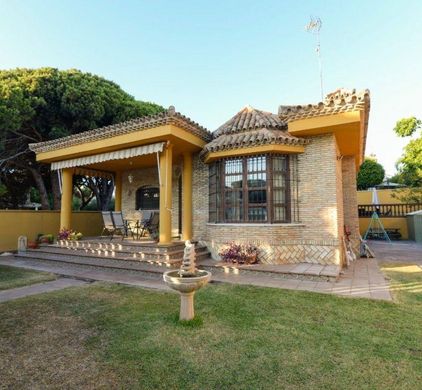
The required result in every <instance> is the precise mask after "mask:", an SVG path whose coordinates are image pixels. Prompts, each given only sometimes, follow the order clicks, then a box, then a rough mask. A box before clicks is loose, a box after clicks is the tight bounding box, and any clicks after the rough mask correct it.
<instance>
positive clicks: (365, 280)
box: [0, 258, 391, 300]
mask: <svg viewBox="0 0 422 390" xmlns="http://www.w3.org/2000/svg"><path fill="white" fill-rule="evenodd" d="M0 264H4V265H12V266H15V267H22V268H31V269H36V270H39V271H47V272H52V273H55V274H58V275H66V276H70V277H74V278H79V279H84V280H91V281H93V280H99V281H105V282H112V283H122V284H129V285H134V286H139V287H146V288H154V289H160V290H166V291H173V290H170V289H169V288H168V287H167V286H166V285H165V284H164V282H163V281H162V280H161V279H160V280H157V279H148V278H145V277H143V276H141V275H139V274H136V272H130V271H124V270H121V271H111V270H96V269H92V270H91V269H87V268H84V267H81V266H75V265H70V264H66V265H57V266H56V265H50V264H42V263H41V262H38V261H32V260H15V259H14V258H9V259H2V260H0ZM212 281H213V282H223V283H232V284H244V285H253V286H260V287H274V288H284V289H288V290H302V291H312V292H318V293H326V294H336V295H342V296H349V297H363V298H371V299H383V300H391V295H390V292H389V287H388V282H387V281H386V280H385V279H384V276H383V274H382V272H381V271H380V270H379V267H378V265H377V262H376V261H375V260H373V259H368V260H367V259H359V260H357V261H356V262H354V263H353V264H352V265H351V266H350V267H349V269H347V270H346V271H345V273H344V274H343V275H342V276H341V277H340V279H339V281H337V282H326V281H323V280H321V281H310V280H299V279H282V278H276V277H272V276H270V275H268V274H267V275H256V274H254V275H247V274H246V275H245V273H240V274H237V275H236V274H225V273H222V272H221V273H220V272H215V273H213V276H212Z"/></svg>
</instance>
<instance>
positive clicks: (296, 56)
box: [0, 0, 422, 174]
mask: <svg viewBox="0 0 422 390" xmlns="http://www.w3.org/2000/svg"><path fill="white" fill-rule="evenodd" d="M311 15H314V16H319V17H320V18H321V19H322V21H323V26H322V30H321V48H322V51H321V52H322V58H323V69H324V85H325V88H324V92H325V93H327V92H330V91H332V90H335V89H337V88H338V87H345V88H356V89H363V88H369V89H370V90H371V98H372V107H371V116H370V123H369V137H368V143H367V154H369V153H375V154H376V155H377V157H378V159H379V161H380V162H381V163H382V164H384V166H385V167H386V169H387V172H388V173H390V174H392V173H394V162H395V161H396V160H397V159H398V158H399V156H400V154H401V149H402V147H403V145H404V144H405V143H406V142H407V140H402V139H398V138H397V137H396V136H395V135H394V134H393V132H392V128H393V127H394V124H395V122H396V120H397V119H399V118H401V117H405V116H413V115H414V116H418V117H420V118H422V103H421V102H422V23H421V20H422V2H421V1H404V0H403V1H398V0H397V1H386V0H384V1H374V0H372V1H368V0H366V1H360V0H355V1H347V2H346V1H344V2H341V1H338V0H337V1H300V2H299V1H281V0H279V1H269V0H268V1H266V0H261V1H257V0H256V1H232V0H225V1H217V0H214V1H201V0H197V1H183V0H178V1H174V0H173V1H164V0H149V1H119V2H118V1H107V0H102V1H99V0H98V1H95V0H91V1H78V0H72V1H65V0H60V1H50V0H39V1H32V0H26V1H10V0H0V18H1V23H0V59H1V64H0V67H1V68H3V69H9V68H15V67H40V66H52V67H58V68H61V69H68V68H77V69H81V70H83V71H87V72H91V73H96V74H99V75H101V76H103V77H105V78H108V79H111V80H113V81H115V82H117V83H118V84H119V85H121V86H122V88H123V89H125V90H126V91H128V92H129V93H130V94H132V95H134V96H135V97H136V98H137V99H140V100H149V101H154V102H156V103H159V104H162V105H163V106H165V107H167V106H169V105H174V106H175V107H176V109H177V110H178V111H180V112H182V113H183V114H185V115H188V116H190V117H191V118H192V119H194V120H195V121H197V122H199V123H200V124H202V125H204V126H206V127H207V128H209V129H210V130H214V129H215V128H217V127H218V126H219V125H220V124H221V123H223V122H225V121H226V120H227V119H229V118H230V117H231V116H233V115H234V114H235V113H236V112H237V111H239V110H240V109H241V108H242V107H243V106H245V105H246V104H250V105H252V106H254V107H256V108H259V109H263V110H268V111H272V112H277V107H278V105H280V104H300V103H312V102H317V101H319V100H320V90H319V76H318V63H317V58H316V54H315V38H314V36H312V35H311V34H309V33H307V32H306V31H305V28H304V27H305V25H306V24H307V23H308V21H309V18H310V16H311Z"/></svg>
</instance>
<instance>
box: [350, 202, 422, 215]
mask: <svg viewBox="0 0 422 390" xmlns="http://www.w3.org/2000/svg"><path fill="white" fill-rule="evenodd" d="M418 210H422V203H383V204H380V205H377V206H375V205H373V204H360V205H359V206H358V213H359V218H370V217H371V216H372V214H373V213H374V211H376V212H377V213H378V215H379V216H380V217H388V218H403V217H405V216H406V214H409V213H412V212H414V211H418Z"/></svg>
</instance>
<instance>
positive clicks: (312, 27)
mask: <svg viewBox="0 0 422 390" xmlns="http://www.w3.org/2000/svg"><path fill="white" fill-rule="evenodd" d="M321 27H322V21H321V19H320V18H314V17H313V16H311V18H310V20H309V23H308V24H307V25H306V26H305V29H306V31H307V32H309V33H311V34H314V35H315V37H316V48H315V52H316V53H317V57H318V64H319V81H320V88H321V101H322V100H324V88H323V83H322V59H321V41H320V31H321Z"/></svg>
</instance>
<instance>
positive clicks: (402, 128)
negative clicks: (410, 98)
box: [393, 117, 422, 203]
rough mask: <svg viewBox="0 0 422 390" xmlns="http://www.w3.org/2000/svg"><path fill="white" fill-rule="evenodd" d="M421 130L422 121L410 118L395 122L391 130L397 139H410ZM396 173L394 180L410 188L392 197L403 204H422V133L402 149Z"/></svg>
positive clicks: (397, 192)
mask: <svg viewBox="0 0 422 390" xmlns="http://www.w3.org/2000/svg"><path fill="white" fill-rule="evenodd" d="M421 129H422V121H421V120H420V119H417V118H415V117H410V118H403V119H400V120H399V121H397V123H396V126H395V127H394V129H393V130H394V132H395V133H396V134H397V135H398V136H399V137H410V136H415V135H417V132H418V130H421ZM397 171H398V173H397V175H395V176H394V180H395V181H397V182H398V183H401V184H405V185H407V186H408V187H411V188H410V190H407V191H403V190H397V191H394V192H395V193H394V196H395V197H396V198H398V199H400V200H401V201H403V202H409V203H413V202H416V203H420V202H422V189H421V187H422V131H421V132H420V133H419V137H417V138H414V139H412V140H410V141H409V143H408V144H407V145H406V146H405V147H404V149H403V154H402V156H401V158H400V159H399V161H398V162H397Z"/></svg>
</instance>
